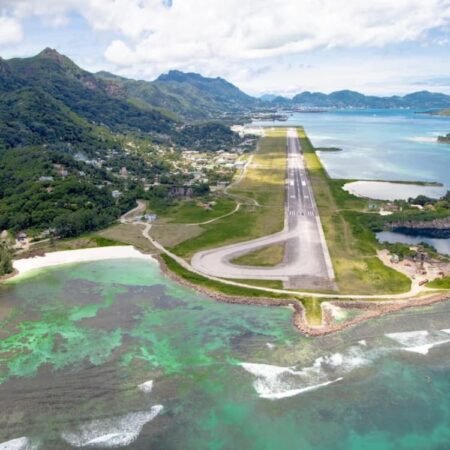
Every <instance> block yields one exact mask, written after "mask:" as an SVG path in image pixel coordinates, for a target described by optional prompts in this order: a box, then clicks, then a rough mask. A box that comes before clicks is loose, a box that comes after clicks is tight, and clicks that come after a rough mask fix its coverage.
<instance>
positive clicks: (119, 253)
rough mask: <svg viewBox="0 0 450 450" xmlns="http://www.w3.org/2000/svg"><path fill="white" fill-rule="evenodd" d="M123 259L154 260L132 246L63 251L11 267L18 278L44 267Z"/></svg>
mask: <svg viewBox="0 0 450 450" xmlns="http://www.w3.org/2000/svg"><path fill="white" fill-rule="evenodd" d="M124 258H133V259H136V258H138V259H146V260H147V261H155V259H154V258H153V257H152V256H151V255H146V254H144V253H141V252H140V251H138V250H136V249H135V248H134V247H133V246H131V245H126V246H114V247H97V248H84V249H79V250H65V251H60V252H52V253H46V254H45V255H44V256H34V257H31V258H24V259H16V260H14V261H13V266H14V269H15V270H16V271H17V272H18V273H17V275H16V276H20V275H24V274H25V273H28V272H30V271H33V270H36V269H43V268H45V267H52V266H59V265H63V264H74V263H81V262H89V261H102V260H107V259H124ZM14 278H15V277H14Z"/></svg>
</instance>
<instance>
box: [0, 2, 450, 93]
mask: <svg viewBox="0 0 450 450" xmlns="http://www.w3.org/2000/svg"><path fill="white" fill-rule="evenodd" d="M168 4H170V2H168V1H167V0H166V1H163V0H114V1H112V0H0V11H1V10H4V11H6V12H7V14H9V16H10V17H15V18H16V19H25V18H29V17H33V16H39V17H42V18H43V19H45V20H46V21H48V22H49V23H51V24H53V25H55V26H58V25H62V24H64V23H65V21H67V20H68V19H69V18H70V15H71V14H72V13H77V14H78V15H80V16H82V17H84V18H85V20H86V21H87V22H88V23H89V24H90V26H91V27H92V28H93V29H94V30H98V31H104V32H111V33H114V38H112V39H113V40H112V42H111V43H110V45H109V46H108V47H107V49H106V51H105V53H104V57H105V59H106V61H107V62H108V63H111V64H113V65H115V66H116V68H117V70H119V71H121V72H123V73H132V74H135V75H137V74H139V75H141V76H143V77H147V78H149V77H150V78H151V77H152V76H155V75H157V74H159V73H160V72H162V71H166V70H168V69H172V68H176V69H181V70H193V71H199V72H202V73H204V74H206V75H208V74H209V75H219V74H220V75H223V76H230V77H231V79H233V80H234V81H242V83H244V84H245V85H249V86H251V85H252V82H253V80H254V79H255V78H259V79H260V80H262V79H263V78H264V77H265V78H267V77H269V76H270V71H268V70H266V71H265V74H263V73H260V68H261V67H267V66H275V64H278V61H279V59H280V58H294V57H296V55H299V54H305V53H308V52H311V51H315V50H318V49H327V48H328V49H340V48H344V49H358V48H360V47H363V48H382V47H384V46H387V45H390V44H398V43H405V42H420V43H424V42H425V43H426V42H428V41H430V43H431V44H434V41H435V39H434V40H433V39H431V38H430V39H428V34H429V32H430V31H432V30H435V29H439V30H440V33H441V34H442V35H443V36H442V37H440V39H441V41H442V42H444V41H445V42H446V39H448V32H449V27H450V0H395V1H393V0H371V1H363V0H173V1H172V4H171V6H170V7H169V6H168ZM11 20H12V19H11ZM1 36H2V30H0V42H1ZM441 45H444V44H441ZM282 67H283V66H282ZM318 70H319V69H318ZM313 72H314V71H309V72H308V73H313ZM272 73H275V71H272ZM293 73H296V74H297V75H302V74H305V70H296V71H293ZM255 74H256V75H255ZM280 76H281V75H280ZM322 78H323V77H322ZM269 84H270V83H267V86H268V85H269ZM290 84H292V85H293V84H295V82H294V81H291V83H290ZM286 89H288V87H286ZM289 89H290V88H289Z"/></svg>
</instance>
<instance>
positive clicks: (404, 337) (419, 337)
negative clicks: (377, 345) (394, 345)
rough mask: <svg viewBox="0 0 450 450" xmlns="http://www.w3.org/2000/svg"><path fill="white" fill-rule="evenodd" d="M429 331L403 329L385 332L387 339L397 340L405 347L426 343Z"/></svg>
mask: <svg viewBox="0 0 450 450" xmlns="http://www.w3.org/2000/svg"><path fill="white" fill-rule="evenodd" d="M429 334H430V333H429V332H428V331H426V330H418V331H404V332H401V333H387V334H386V335H385V336H387V337H388V338H389V339H392V340H394V341H396V342H398V343H399V344H401V345H404V346H405V347H415V346H417V345H423V344H427V343H428V336H429Z"/></svg>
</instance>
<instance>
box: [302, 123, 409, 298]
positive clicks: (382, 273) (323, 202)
mask: <svg viewBox="0 0 450 450" xmlns="http://www.w3.org/2000/svg"><path fill="white" fill-rule="evenodd" d="M298 133H299V137H300V141H301V144H302V147H303V151H304V153H305V162H306V165H307V167H308V170H309V174H310V177H311V182H312V186H313V190H314V194H315V198H316V202H317V206H318V208H319V212H320V218H321V221H322V225H323V229H324V233H325V237H326V240H327V244H328V248H329V251H330V255H331V259H332V262H333V267H334V270H335V274H336V282H337V284H338V288H339V292H340V293H343V294H344V293H345V294H356V293H359V294H361V293H364V294H369V295H376V294H391V293H392V294H394V293H401V292H406V291H408V290H409V289H410V286H411V282H410V280H409V279H408V278H407V277H406V276H405V275H403V274H401V273H399V272H397V271H395V270H393V269H391V268H388V267H386V266H385V265H384V264H383V263H382V262H381V261H380V260H379V259H378V258H377V256H376V250H377V245H378V244H377V241H376V239H375V235H374V234H373V233H372V232H371V231H370V230H369V229H368V228H367V227H365V226H363V225H362V223H361V222H362V221H361V220H360V218H361V214H363V213H361V211H364V210H365V209H366V207H367V200H364V199H360V198H358V197H354V196H352V195H350V194H348V193H347V192H345V191H343V190H342V189H341V187H342V185H343V184H344V182H343V181H342V180H332V179H330V178H329V177H328V175H327V174H326V172H325V170H324V168H323V166H322V164H321V162H320V160H319V158H318V156H317V155H316V153H315V150H314V147H313V146H312V144H311V142H310V141H309V139H308V137H307V136H306V134H305V131H304V130H303V129H302V128H299V129H298Z"/></svg>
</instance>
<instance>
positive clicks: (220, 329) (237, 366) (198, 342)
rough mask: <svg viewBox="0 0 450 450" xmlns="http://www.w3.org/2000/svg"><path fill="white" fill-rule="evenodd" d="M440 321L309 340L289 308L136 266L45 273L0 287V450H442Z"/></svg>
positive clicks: (414, 314)
mask: <svg viewBox="0 0 450 450" xmlns="http://www.w3.org/2000/svg"><path fill="white" fill-rule="evenodd" d="M449 313H450V303H443V304H440V305H437V306H435V307H432V308H424V309H421V310H415V311H410V312H402V313H399V314H396V315H393V316H390V317H386V318H384V319H382V320H376V321H372V322H369V323H366V324H363V325H361V326H358V327H355V328H353V329H350V330H347V331H345V332H343V333H339V334H337V335H334V336H328V337H323V338H316V339H309V338H304V337H302V336H300V335H299V334H298V333H297V332H296V331H295V329H294V328H293V326H292V323H291V312H290V311H289V310H288V309H284V308H265V307H257V306H238V305H227V304H222V303H218V302H215V301H213V300H211V299H209V298H207V297H205V296H202V295H199V294H198V293H196V292H194V291H192V290H190V289H187V288H184V287H181V286H178V285H176V284H174V283H172V282H171V281H170V280H168V279H167V278H166V277H165V276H164V275H162V274H161V273H160V270H159V267H158V266H157V265H156V264H152V263H149V262H145V261H140V260H124V261H103V262H95V263H86V264H80V265H76V266H66V267H60V268H54V269H48V270H45V271H44V272H42V273H40V274H39V275H36V276H35V277H31V278H28V279H25V280H23V281H20V282H15V283H11V284H8V285H6V286H2V287H0V404H1V408H0V443H1V442H5V441H9V440H13V439H21V440H19V441H18V440H16V441H14V442H15V443H14V445H15V447H12V446H11V445H12V444H11V445H10V447H8V448H40V449H45V450H47V449H50V450H52V449H55V450H56V449H58V450H60V449H71V448H88V449H91V448H117V447H121V448H128V449H149V448H155V449H180V448H183V449H258V450H259V449H274V450H275V449H276V450H278V449H292V448H299V449H305V450H309V449H314V450H317V449H318V450H322V449H323V450H328V449H330V450H334V449H346V450H347V449H377V450H380V449H381V450H383V449H427V450H428V449H436V450H437V449H445V448H448V442H450V358H449V356H450V314H449ZM22 444H23V445H22ZM20 445H22V446H20ZM26 445H28V447H26ZM33 445H35V447H33ZM0 448H2V447H1V444H0Z"/></svg>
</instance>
